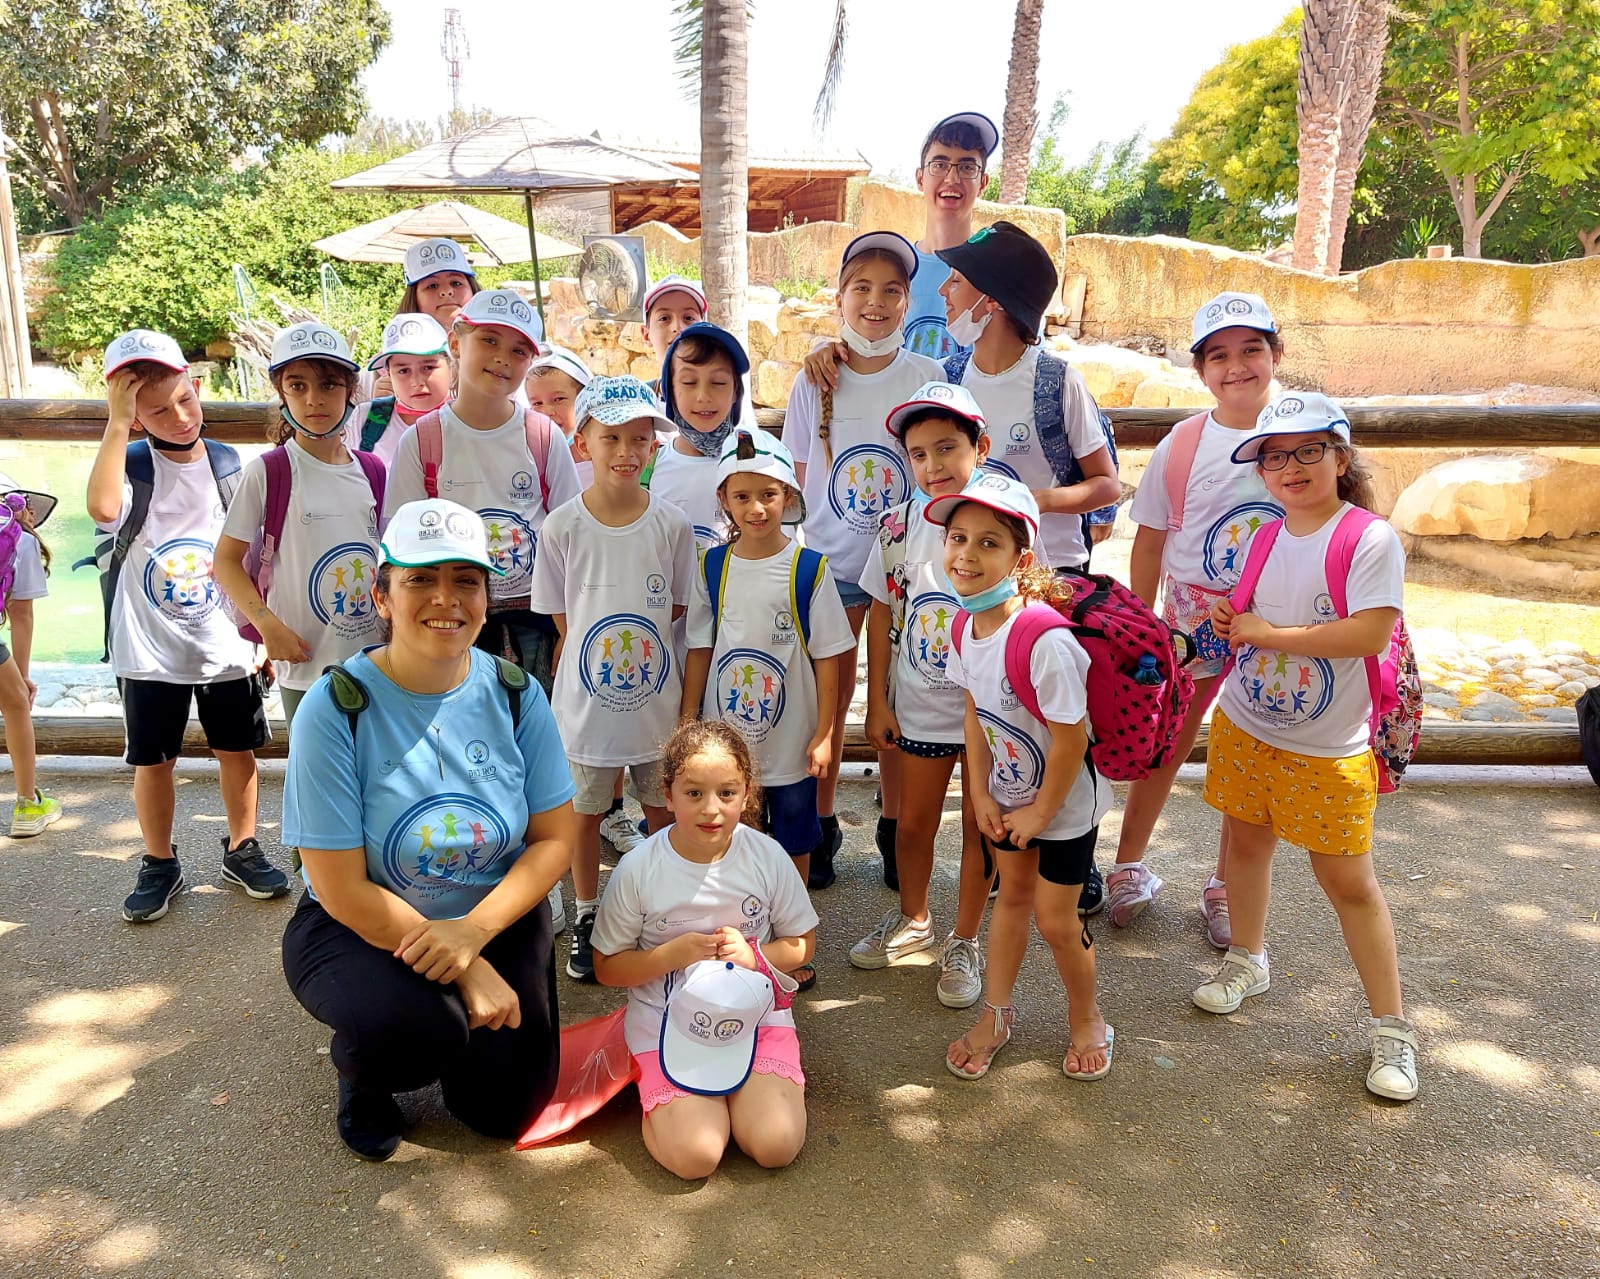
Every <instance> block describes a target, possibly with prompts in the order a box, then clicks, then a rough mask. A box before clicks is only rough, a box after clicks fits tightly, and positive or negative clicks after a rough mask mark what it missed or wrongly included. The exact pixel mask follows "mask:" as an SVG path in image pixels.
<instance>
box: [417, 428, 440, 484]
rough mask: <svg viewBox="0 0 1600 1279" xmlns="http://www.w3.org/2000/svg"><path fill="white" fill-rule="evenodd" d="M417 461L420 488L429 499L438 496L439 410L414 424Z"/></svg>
mask: <svg viewBox="0 0 1600 1279" xmlns="http://www.w3.org/2000/svg"><path fill="white" fill-rule="evenodd" d="M415 429H416V432H417V461H419V462H421V463H422V488H423V491H424V492H426V493H427V495H428V496H429V497H438V496H439V464H440V463H441V462H443V461H444V420H443V419H442V418H441V417H440V416H439V410H438V409H435V410H434V411H433V412H432V413H429V414H426V415H425V416H423V417H419V418H418V419H417V422H416V428H415Z"/></svg>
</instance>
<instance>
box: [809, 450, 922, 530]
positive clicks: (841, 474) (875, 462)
mask: <svg viewBox="0 0 1600 1279" xmlns="http://www.w3.org/2000/svg"><path fill="white" fill-rule="evenodd" d="M909 493H910V489H909V487H908V486H907V484H906V468H905V461H904V459H902V458H901V457H900V456H899V455H898V454H896V453H894V452H892V451H891V450H890V449H889V448H888V447H886V446H883V445H878V444H857V445H855V446H854V447H853V448H848V449H846V450H845V451H844V452H843V453H840V454H839V455H838V456H837V457H836V458H834V460H833V474H832V476H831V477H830V480H829V484H828V505H829V507H830V508H832V510H833V513H834V515H836V516H837V517H838V518H839V519H840V520H841V521H842V522H843V523H844V526H845V527H846V528H847V529H849V530H850V532H852V533H855V534H858V535H861V536H866V535H868V534H873V533H876V532H877V530H878V516H880V515H882V514H883V513H884V512H885V511H887V510H888V509H889V508H890V507H891V506H895V505H897V504H899V503H901V502H903V501H905V500H906V497H907V496H908V495H909Z"/></svg>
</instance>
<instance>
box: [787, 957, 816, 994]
mask: <svg viewBox="0 0 1600 1279" xmlns="http://www.w3.org/2000/svg"><path fill="white" fill-rule="evenodd" d="M789 976H791V977H793V978H794V979H795V981H797V982H798V983H799V985H798V986H796V987H795V993H796V994H799V993H800V992H801V991H802V990H810V989H811V988H812V987H813V986H815V985H816V984H817V970H816V968H815V967H814V966H813V965H811V964H801V965H800V967H798V968H796V969H795V970H794V971H793V972H791V973H790V974H789Z"/></svg>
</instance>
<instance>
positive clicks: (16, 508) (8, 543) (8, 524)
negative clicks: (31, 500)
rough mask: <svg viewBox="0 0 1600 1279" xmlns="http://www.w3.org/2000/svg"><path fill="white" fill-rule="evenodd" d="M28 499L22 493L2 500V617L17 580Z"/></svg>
mask: <svg viewBox="0 0 1600 1279" xmlns="http://www.w3.org/2000/svg"><path fill="white" fill-rule="evenodd" d="M27 505H28V499H27V498H25V497H23V496H22V494H21V493H7V494H6V495H5V498H4V499H3V500H0V617H4V616H5V613H6V602H7V601H8V600H9V599H10V598H11V587H12V585H13V584H14V583H15V582H16V580H17V543H18V542H19V541H21V540H22V535H23V534H24V533H25V532H27V530H26V529H25V528H23V527H22V512H23V511H24V510H25V509H26V508H27Z"/></svg>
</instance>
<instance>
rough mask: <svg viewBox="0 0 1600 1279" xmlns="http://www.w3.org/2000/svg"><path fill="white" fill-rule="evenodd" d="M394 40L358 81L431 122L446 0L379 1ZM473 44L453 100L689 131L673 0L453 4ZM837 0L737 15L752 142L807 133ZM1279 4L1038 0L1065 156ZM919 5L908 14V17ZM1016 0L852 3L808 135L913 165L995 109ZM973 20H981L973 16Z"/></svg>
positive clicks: (1152, 123) (883, 160) (1142, 120)
mask: <svg viewBox="0 0 1600 1279" xmlns="http://www.w3.org/2000/svg"><path fill="white" fill-rule="evenodd" d="M385 3H386V7H387V8H388V10H389V13H390V17H391V25H392V32H393V39H392V42H391V43H390V45H389V47H388V48H387V49H386V50H385V51H384V53H383V55H382V56H381V57H380V58H379V59H378V61H377V62H376V63H375V64H374V65H373V66H372V67H371V68H369V69H368V71H367V73H366V75H365V76H364V77H363V80H364V83H365V85H366V89H367V96H368V100H369V102H370V104H371V109H372V111H373V112H374V113H375V114H377V115H381V116H387V117H391V118H397V119H412V118H421V119H426V120H430V121H432V120H436V119H438V118H440V117H443V116H444V115H445V113H446V112H447V111H448V110H449V107H450V87H449V81H448V78H447V73H446V68H445V62H444V59H443V57H442V56H441V54H440V51H439V47H440V36H441V34H442V32H443V28H444V15H445V9H446V7H447V6H446V5H445V4H444V3H440V2H436V0H385ZM455 7H456V8H457V9H459V11H460V14H461V20H462V22H463V24H464V26H465V29H466V36H467V42H468V46H469V50H470V57H469V59H468V60H467V61H466V62H465V64H464V66H463V75H462V88H461V99H462V105H463V106H464V107H467V108H469V109H470V108H475V107H482V108H487V109H488V110H489V111H491V112H492V113H493V114H495V115H539V116H543V117H545V118H546V119H548V120H552V121H554V122H556V123H559V124H562V125H567V126H575V127H576V128H578V129H579V130H581V131H583V132H590V131H592V130H596V129H598V130H599V131H600V132H601V133H602V134H603V135H605V136H607V137H622V136H643V137H652V138H661V139H666V140H673V141H678V142H683V143H689V144H694V143H695V142H696V140H697V139H698V136H699V117H698V107H697V105H696V104H695V103H694V102H693V101H691V100H689V99H686V98H685V96H684V89H683V85H682V83H681V82H680V81H679V80H678V79H677V78H676V77H675V75H674V71H675V66H674V64H673V61H672V7H673V6H672V3H671V0H588V2H587V3H567V4H559V5H558V4H548V3H512V4H508V3H505V2H504V0H493V2H491V0H455ZM833 7H834V6H833V3H832V0H754V8H755V16H754V18H753V19H752V20H751V23H750V139H749V140H750V146H751V151H752V154H755V153H759V152H760V151H761V150H762V149H763V148H767V149H778V148H783V149H792V148H795V147H797V146H807V145H815V144H816V143H817V141H818V138H817V136H816V135H815V134H814V132H813V131H812V126H811V108H812V104H813V102H814V101H815V99H816V94H817V89H818V86H819V84H820V82H821V76H822V67H823V62H824V59H825V56H826V51H827V41H828V36H829V31H830V27H831V24H832V20H833ZM1292 7H1293V3H1292V0H1230V3H1228V4H1227V5H1221V6H1218V5H1208V4H1205V3H1201V2H1200V0H1143V3H1140V4H1137V5H1135V6H1134V7H1133V8H1131V9H1123V8H1122V6H1121V5H1120V4H1106V5H1089V4H1084V3H1082V0H1078V2H1076V3H1070V4H1069V3H1064V2H1063V0H1050V3H1048V4H1046V5H1045V9H1044V26H1043V33H1042V39H1041V54H1040V67H1039V118H1040V128H1041V129H1043V128H1044V126H1045V124H1046V123H1047V122H1048V119H1049V115H1050V107H1051V104H1052V102H1053V101H1054V100H1055V97H1056V95H1057V94H1058V93H1061V92H1063V91H1066V92H1068V93H1069V99H1068V101H1069V103H1070V105H1071V113H1070V115H1069V117H1068V120H1067V124H1066V126H1065V128H1064V130H1063V133H1062V143H1063V151H1064V154H1065V155H1066V156H1067V158H1068V159H1069V160H1072V161H1076V160H1081V159H1082V158H1083V157H1085V156H1086V155H1087V154H1088V153H1089V151H1090V150H1091V149H1092V148H1093V147H1094V145H1095V143H1097V142H1100V141H1118V140H1120V139H1122V138H1125V137H1127V136H1129V135H1130V134H1132V133H1134V132H1135V131H1136V130H1139V129H1143V130H1144V133H1145V137H1146V140H1147V141H1150V142H1153V141H1155V140H1157V139H1159V138H1161V137H1163V136H1165V135H1166V133H1167V132H1169V131H1170V129H1171V127H1172V124H1173V122H1174V121H1175V120H1176V119H1177V115H1178V112H1179V110H1180V109H1181V108H1182V107H1183V105H1184V103H1185V102H1187V101H1188V99H1189V95H1190V93H1191V91H1192V90H1193V88H1194V85H1195V82H1196V81H1197V80H1198V79H1199V77H1200V76H1201V75H1202V74H1204V73H1205V72H1206V71H1207V70H1208V69H1210V68H1211V67H1212V66H1214V65H1215V64H1216V63H1217V62H1218V61H1219V60H1220V58H1221V55H1222V52H1223V50H1224V49H1226V48H1228V47H1229V46H1230V45H1235V44H1240V43H1243V42H1244V41H1246V40H1252V39H1255V38H1256V37H1257V36H1261V35H1265V34H1267V33H1268V32H1269V31H1271V30H1272V29H1273V28H1274V27H1275V26H1276V25H1277V24H1278V23H1279V22H1280V21H1282V19H1283V17H1284V16H1285V15H1286V14H1287V13H1288V12H1289V11H1290V9H1291V8H1292ZM908 12H914V13H915V15H916V21H915V22H914V23H910V24H908V23H907V22H906V21H905V20H904V18H905V15H906V14H907V13H908ZM1012 13H1013V6H1012V5H1011V4H1010V3H1009V0H916V2H915V3H913V4H908V3H906V2H905V0H853V2H852V4H851V6H850V17H851V21H850V33H849V38H848V42H847V45H846V52H845V64H844V78H843V80H842V82H841V85H840V90H839V96H838V103H837V106H836V108H835V111H834V117H833V123H832V125H831V126H830V128H829V130H828V132H827V134H825V135H824V136H823V138H822V139H821V140H822V141H823V142H825V143H826V144H828V145H829V146H830V147H843V148H852V149H854V150H856V151H859V152H860V153H861V154H862V155H863V156H865V157H866V158H867V159H868V160H869V161H870V162H871V164H872V167H873V170H874V172H875V173H876V174H878V175H880V176H884V177H902V178H905V177H909V175H910V173H911V171H912V170H914V169H915V167H916V162H917V150H918V147H919V146H920V145H921V143H922V139H923V137H924V135H925V134H926V133H927V130H928V128H929V127H930V126H931V125H932V124H933V122H934V121H935V120H937V119H939V118H940V117H941V116H944V115H948V114H950V113H952V112H955V111H963V110H976V111H982V112H983V113H985V114H986V115H988V116H989V117H990V118H991V119H993V120H994V121H995V123H996V124H999V123H1000V121H1001V117H1002V115H1003V114H1004V108H1005V84H1006V66H1007V61H1008V59H1009V56H1010V47H1011V23H1012ZM979 15H985V16H984V17H979Z"/></svg>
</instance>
